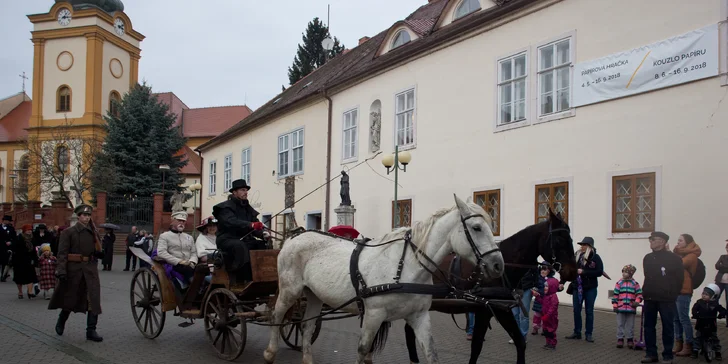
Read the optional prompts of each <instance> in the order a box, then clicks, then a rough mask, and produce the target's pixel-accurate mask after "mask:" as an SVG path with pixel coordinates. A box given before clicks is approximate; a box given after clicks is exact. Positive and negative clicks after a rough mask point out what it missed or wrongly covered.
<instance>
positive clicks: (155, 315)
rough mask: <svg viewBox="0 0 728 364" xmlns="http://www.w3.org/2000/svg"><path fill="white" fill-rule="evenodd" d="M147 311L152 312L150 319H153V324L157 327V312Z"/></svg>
mask: <svg viewBox="0 0 728 364" xmlns="http://www.w3.org/2000/svg"><path fill="white" fill-rule="evenodd" d="M149 313H151V314H152V319H153V320H154V324H156V325H157V327H159V326H160V325H159V319H158V318H157V314H156V313H155V312H154V310H152V311H149ZM152 332H154V329H152Z"/></svg>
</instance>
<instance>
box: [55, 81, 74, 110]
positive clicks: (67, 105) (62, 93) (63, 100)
mask: <svg viewBox="0 0 728 364" xmlns="http://www.w3.org/2000/svg"><path fill="white" fill-rule="evenodd" d="M57 94H58V97H57V99H56V112H69V111H71V88H70V87H68V86H66V85H63V86H61V87H59V88H58V92H57Z"/></svg>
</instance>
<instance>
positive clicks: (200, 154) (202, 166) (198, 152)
mask: <svg viewBox="0 0 728 364" xmlns="http://www.w3.org/2000/svg"><path fill="white" fill-rule="evenodd" d="M195 150H197V155H199V156H200V184H201V185H204V183H202V176H204V174H203V172H204V170H205V160H204V159H203V158H202V151H201V150H199V149H195ZM199 202H200V205H199V206H200V220H202V190H200V201H199ZM195 224H199V221H195V223H194V224H193V227H194V225H195Z"/></svg>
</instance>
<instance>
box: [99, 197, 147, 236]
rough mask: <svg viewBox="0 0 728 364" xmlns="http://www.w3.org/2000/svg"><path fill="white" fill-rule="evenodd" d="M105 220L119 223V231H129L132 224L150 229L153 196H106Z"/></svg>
mask: <svg viewBox="0 0 728 364" xmlns="http://www.w3.org/2000/svg"><path fill="white" fill-rule="evenodd" d="M106 222H109V223H112V224H116V225H119V227H120V228H121V231H129V230H131V227H132V226H136V227H137V228H138V229H139V230H143V229H144V230H148V231H151V230H152V228H153V226H154V197H152V196H119V195H109V196H107V198H106Z"/></svg>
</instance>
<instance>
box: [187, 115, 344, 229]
mask: <svg viewBox="0 0 728 364" xmlns="http://www.w3.org/2000/svg"><path fill="white" fill-rule="evenodd" d="M327 111H328V108H327V105H326V103H325V102H318V103H316V104H313V105H310V106H307V107H305V108H303V109H301V110H299V111H297V112H295V113H293V114H289V115H284V116H282V117H280V118H279V119H277V120H275V121H272V122H270V123H268V124H266V125H264V126H261V127H259V128H257V129H254V130H251V131H248V132H246V133H245V134H242V135H239V136H237V137H236V138H235V139H233V140H229V141H226V142H224V143H222V144H219V145H217V146H215V147H213V148H211V149H210V150H205V151H204V152H203V153H202V157H203V158H204V164H203V176H204V177H203V180H202V181H201V183H202V186H203V188H202V216H209V215H211V214H212V207H213V206H214V205H215V204H217V203H220V202H222V201H225V200H226V199H227V196H228V195H229V193H227V189H225V188H224V159H225V156H226V155H228V154H232V157H233V163H232V180H236V179H239V178H241V169H242V167H241V158H242V156H241V154H242V151H243V150H244V149H246V148H251V173H250V181H249V182H248V184H249V185H250V186H251V187H252V189H251V190H250V192H249V195H248V198H249V200H250V203H251V204H252V205H253V206H254V207H255V209H256V210H257V211H258V212H259V213H260V214H261V215H263V214H276V213H278V212H280V211H281V210H283V209H284V208H285V207H286V206H285V179H279V178H278V137H279V136H280V135H281V134H284V133H288V132H292V131H294V130H296V129H298V128H301V127H303V128H304V167H303V171H304V172H303V174H301V175H298V176H297V177H296V182H295V197H296V199H299V198H301V197H302V196H304V195H305V194H307V193H309V192H311V191H313V190H314V189H316V188H317V187H319V186H320V185H321V184H323V183H324V182H325V181H326V131H327ZM212 161H217V184H216V185H217V191H216V193H215V194H214V195H210V186H209V173H210V162H212ZM336 173H338V172H336V168H335V165H334V169H333V171H332V175H335V174H336ZM335 189H336V191H338V187H337V188H335ZM337 193H338V192H337ZM324 199H325V189H324V188H321V189H320V190H318V191H317V192H315V193H313V194H311V195H310V196H308V197H307V198H305V199H303V200H302V201H301V202H299V203H297V204H296V205H295V207H294V208H293V211H294V213H295V215H296V222H297V223H298V225H299V226H305V219H304V214H305V213H306V212H307V211H320V210H324ZM337 205H338V203H337ZM258 218H259V219H260V218H262V216H259V217H258ZM273 228H274V229H275V227H273Z"/></svg>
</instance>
